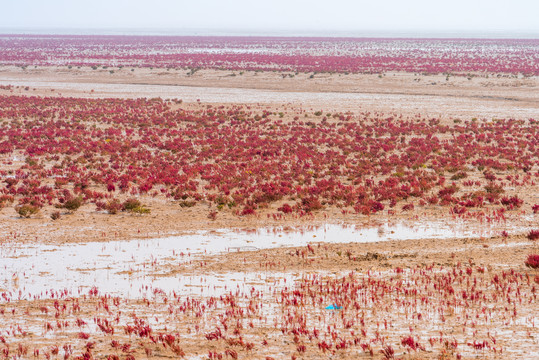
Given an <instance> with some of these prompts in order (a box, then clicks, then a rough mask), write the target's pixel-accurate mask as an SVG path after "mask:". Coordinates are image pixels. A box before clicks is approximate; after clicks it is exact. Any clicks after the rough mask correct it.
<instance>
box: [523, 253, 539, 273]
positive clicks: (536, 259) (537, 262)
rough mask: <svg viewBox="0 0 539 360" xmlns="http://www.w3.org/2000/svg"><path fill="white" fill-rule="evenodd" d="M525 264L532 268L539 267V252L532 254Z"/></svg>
mask: <svg viewBox="0 0 539 360" xmlns="http://www.w3.org/2000/svg"><path fill="white" fill-rule="evenodd" d="M525 264H526V266H528V267H531V268H532V269H539V254H530V255H529V256H528V259H526V262H525Z"/></svg>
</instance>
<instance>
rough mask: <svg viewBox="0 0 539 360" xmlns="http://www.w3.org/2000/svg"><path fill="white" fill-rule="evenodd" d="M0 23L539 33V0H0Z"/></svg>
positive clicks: (28, 26)
mask: <svg viewBox="0 0 539 360" xmlns="http://www.w3.org/2000/svg"><path fill="white" fill-rule="evenodd" d="M0 28H3V29H7V28H17V29H40V28H41V29H43V28H46V29H55V30H60V31H61V30H62V29H81V30H82V29H100V28H101V29H102V28H107V29H132V30H136V29H140V30H161V29H169V30H170V29H175V30H178V31H179V32H182V31H183V32H198V31H200V32H218V31H223V32H227V31H229V32H234V31H244V32H247V33H264V32H279V31H287V30H290V31H292V32H297V33H300V32H322V33H323V32H326V31H327V32H329V33H331V32H334V33H338V32H351V33H355V32H362V31H371V32H380V31H381V32H398V31H403V32H427V35H428V32H430V31H432V32H452V33H455V32H457V33H458V32H473V33H482V32H485V33H500V34H502V35H503V33H528V34H530V33H531V34H539V1H538V0H451V1H450V0H446V1H437V0H370V1H364V0H355V1H354V0H325V1H322V0H270V1H256V0H190V1H184V0H92V1H77V0H3V1H2V11H1V12H0Z"/></svg>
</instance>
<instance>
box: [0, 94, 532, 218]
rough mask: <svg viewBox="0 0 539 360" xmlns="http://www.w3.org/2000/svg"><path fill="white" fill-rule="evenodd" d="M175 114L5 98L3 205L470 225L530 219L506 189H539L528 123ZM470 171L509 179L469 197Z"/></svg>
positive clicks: (202, 111) (132, 103)
mask: <svg viewBox="0 0 539 360" xmlns="http://www.w3.org/2000/svg"><path fill="white" fill-rule="evenodd" d="M178 103H179V102H178V101H163V100H159V99H151V100H148V99H136V100H123V99H96V100H88V99H74V98H37V97H23V96H0V118H1V119H3V122H2V127H1V128H0V154H1V155H2V157H3V169H2V170H0V176H1V180H2V181H1V183H0V184H1V185H0V204H2V205H3V206H6V205H8V204H11V203H15V204H14V206H17V205H26V204H28V205H29V206H32V207H38V208H39V207H42V206H44V205H46V204H50V205H58V206H60V207H61V206H63V207H66V206H67V205H66V202H69V200H70V199H73V198H77V199H78V198H82V201H84V203H94V204H97V205H98V207H99V208H100V209H105V210H107V211H109V212H115V211H119V210H122V208H121V206H120V203H119V199H117V197H118V196H120V195H121V194H125V195H122V197H123V198H124V199H125V198H127V197H129V196H132V195H139V194H148V195H151V196H164V197H167V198H169V199H170V200H174V201H178V202H179V204H180V205H181V206H182V207H191V206H194V205H196V204H197V203H198V202H200V201H201V200H205V201H209V202H210V203H212V204H214V206H215V207H216V208H217V209H218V210H223V209H231V210H232V211H234V212H235V213H236V214H238V215H249V214H254V213H256V212H257V211H258V210H259V209H265V208H269V209H274V211H277V209H278V210H279V211H280V212H282V213H285V214H287V213H291V212H295V213H299V214H307V213H310V212H314V211H317V210H320V209H323V208H326V207H337V208H342V209H343V210H344V209H349V210H350V209H354V210H355V211H356V212H357V213H362V214H372V213H376V212H380V211H382V210H383V209H385V208H386V207H390V208H392V207H395V205H396V204H397V203H401V204H403V205H402V209H403V210H413V209H414V208H415V207H417V206H429V204H432V205H434V204H439V205H441V206H447V207H448V208H450V209H453V210H452V211H453V212H454V213H455V214H459V215H462V214H465V213H467V211H468V209H471V208H482V207H484V206H485V205H486V204H504V205H506V206H507V207H509V208H513V207H519V206H521V205H522V202H523V200H521V199H519V198H518V197H516V196H512V197H511V196H509V195H508V196H505V197H503V198H502V197H501V194H502V193H504V186H506V185H510V186H511V187H516V188H518V187H520V186H534V185H535V182H536V181H537V176H538V175H539V173H538V172H537V171H536V170H534V169H536V168H537V164H538V159H539V147H538V146H537V141H536V139H537V138H538V136H539V134H538V126H537V122H536V121H535V120H531V119H530V120H528V121H520V120H512V119H509V120H497V121H469V122H465V123H463V124H451V125H444V124H443V123H441V122H440V120H438V119H424V118H421V117H414V118H404V117H402V116H399V117H397V116H383V115H380V114H370V113H363V114H358V115H357V116H352V115H351V114H342V113H335V114H327V116H325V117H324V118H323V119H321V118H320V117H317V116H314V115H313V114H307V113H302V112H301V111H300V110H298V112H297V113H296V112H295V113H293V114H289V117H287V118H281V116H275V114H274V113H272V112H269V111H262V112H261V113H259V112H255V111H253V110H251V109H249V108H248V107H241V106H234V107H229V108H225V107H223V106H221V107H219V108H217V107H213V106H211V105H207V106H201V107H200V108H199V110H186V109H183V108H182V107H181V105H178ZM299 115H302V116H299ZM292 117H293V119H292ZM464 170H465V171H466V173H467V176H472V175H473V176H475V177H476V178H478V179H480V178H482V177H483V173H485V174H486V176H488V175H489V174H490V173H492V172H496V173H501V174H504V173H511V174H512V175H510V176H507V177H506V178H505V179H504V178H503V176H502V177H494V179H493V178H492V177H491V176H489V180H487V179H485V180H483V181H479V180H477V181H475V182H474V186H473V187H470V186H466V187H464V188H461V186H460V185H461V182H465V181H468V180H466V179H464V178H462V179H457V180H454V181H451V182H448V181H446V178H450V177H451V176H452V174H455V173H457V174H458V173H459V172H463V171H464ZM478 185H482V186H478ZM61 204H64V205H61ZM273 204H275V206H274V207H272V205H273ZM414 204H415V205H414ZM502 210H504V209H502ZM347 211H348V210H347Z"/></svg>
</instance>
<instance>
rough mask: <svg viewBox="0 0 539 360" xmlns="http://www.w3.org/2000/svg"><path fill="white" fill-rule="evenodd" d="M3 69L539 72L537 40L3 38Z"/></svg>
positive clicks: (1, 37)
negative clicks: (53, 67) (23, 67)
mask: <svg viewBox="0 0 539 360" xmlns="http://www.w3.org/2000/svg"><path fill="white" fill-rule="evenodd" d="M0 48H2V53H1V54H0V64H2V65H18V66H32V65H47V66H58V65H71V66H94V67H97V66H107V67H111V66H112V67H118V66H122V67H156V68H184V69H191V71H192V72H193V73H194V72H196V71H197V70H198V69H226V70H238V71H241V70H243V71H257V70H258V71H261V70H264V71H298V72H339V73H384V72H394V71H404V72H413V73H431V74H432V73H445V74H459V75H466V74H469V73H482V74H483V75H487V74H490V75H493V74H494V75H497V74H523V75H527V76H532V75H538V74H539V55H538V54H539V51H538V49H539V41H538V40H537V39H504V40H500V39H392V38H293V37H200V36H194V37H189V36H183V37H182V36H153V37H152V36H72V35H2V36H0Z"/></svg>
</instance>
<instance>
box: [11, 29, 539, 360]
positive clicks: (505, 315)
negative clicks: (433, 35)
mask: <svg viewBox="0 0 539 360" xmlns="http://www.w3.org/2000/svg"><path fill="white" fill-rule="evenodd" d="M538 46H539V43H538V42H537V40H509V39H508V40H488V39H482V40H477V39H443V40H440V39H344V38H334V39H320V38H256V37H255V38H242V37H238V38H235V37H136V36H131V37H119V36H48V35H47V36H33V35H32V36H30V35H21V36H19V35H2V36H0V47H1V48H2V52H1V53H0V64H1V65H4V66H1V67H0V81H1V82H2V85H1V86H0V222H1V224H2V225H1V226H0V267H1V268H2V272H3V273H2V275H0V321H1V323H2V326H0V359H6V360H7V359H28V358H32V359H46V360H49V359H62V358H63V359H64V360H71V359H85V360H90V359H111V360H132V359H145V358H147V359H156V358H162V357H167V358H185V359H212V360H213V359H266V360H268V359H320V358H339V359H341V358H342V359H356V358H365V359H370V358H374V359H425V358H426V359H469V358H492V359H507V358H510V359H529V358H534V357H537V356H539V353H538V349H539V331H538V330H537V322H538V321H539V319H538V317H537V311H536V309H537V299H536V295H537V289H538V286H539V273H538V270H537V267H538V264H539V260H538V255H537V254H538V250H537V240H538V239H539V228H538V226H537V224H538V222H537V216H538V215H537V214H538V212H539V198H538V194H539V185H538V181H539V166H538V165H539V143H538V139H539V134H538V129H539V127H538V125H539V124H538V119H539V113H537V110H536V107H535V103H536V102H535V100H536V96H537V95H535V89H536V88H537V86H538V85H537V84H538V82H537V75H538V69H539V58H538V55H537V54H538V53H539V52H538V51H537V48H538ZM79 67H80V68H79ZM12 83H13V84H14V85H10V84H12ZM148 86H149V87H148ZM182 86H183V88H182ZM94 89H95V90H94ZM235 90H241V91H238V92H234V91H235ZM254 90H260V91H259V92H257V93H256V94H254V93H255V91H254ZM138 91H140V94H139V93H138ZM154 91H155V94H153V93H152V92H154ZM177 91H184V93H188V94H189V96H188V98H187V99H184V100H183V101H182V100H179V99H180V98H181V96H175V94H176V93H177ZM251 92H252V93H253V94H250V93H251ZM342 92H347V93H346V96H344V97H339V95H343V94H342ZM363 93H365V94H367V95H366V96H368V97H369V96H370V97H369V99H368V100H365V99H366V98H365V97H364V98H362V97H361V96H358V94H359V95H362V94H363ZM208 94H209V95H210V96H208V97H207V99H209V100H206V101H204V100H203V101H200V100H199V99H200V98H202V99H204V96H206V95H208ZM231 94H234V96H232V95H231ZM365 94H363V95H365ZM148 95H150V96H148ZM265 96H268V97H269V96H271V97H272V98H271V99H268V100H267V101H263V100H264V97H265ZM228 97H230V98H228ZM288 97H291V98H289V99H288V100H287V98H288ZM292 97H293V98H292ZM261 99H262V100H261ZM296 99H300V100H298V101H296ZM410 100H413V101H410ZM356 102H360V105H361V106H358V105H357V104H356ZM461 106H462V107H465V109H463V108H461ZM352 110H353V111H352ZM403 224H404V225H410V227H409V228H408V227H405V226H403ZM340 225H344V226H343V227H342V228H340V227H339V226H340ZM413 227H416V228H417V227H419V228H421V227H429V232H427V233H428V234H430V235H428V236H426V235H424V234H423V233H420V232H417V233H416V235H414V228H413ZM237 228H239V230H238V229H237ZM264 228H266V231H267V232H268V233H270V236H266V237H264V236H263V232H264ZM352 228H353V229H354V231H351V229H352ZM405 228H406V229H407V230H406V231H407V234H406V237H399V234H393V232H394V230H395V231H399V229H400V230H401V231H404V230H403V229H405ZM231 229H234V230H231ZM305 229H310V230H305ZM312 229H315V230H314V231H311V230H312ZM367 229H369V230H368V231H371V230H373V231H374V232H376V236H372V234H371V235H369V234H368V231H367ZM448 229H449V230H448ZM200 230H206V231H205V232H204V233H201V232H199V231H200ZM298 231H300V232H301V231H303V232H305V234H307V235H306V236H308V237H309V239H305V236H303V237H298V236H296V235H294V234H297V233H298ZM239 234H241V235H239ZM463 234H466V235H463ZM470 234H471V235H470ZM414 236H415V237H414ZM328 237H331V238H328ZM134 239H137V240H134ZM287 239H288V240H289V241H287ZM293 239H295V240H293ZM298 239H299V240H298ZM373 239H374V240H373ZM404 239H405V240H404ZM264 241H266V242H267V243H264V244H263V246H262V245H260V244H262V242H264ZM294 241H296V243H294ZM216 244H217V245H216ZM284 245H286V246H284ZM104 282H106V283H104ZM47 285H50V286H48V287H47ZM328 307H329V308H328Z"/></svg>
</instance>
